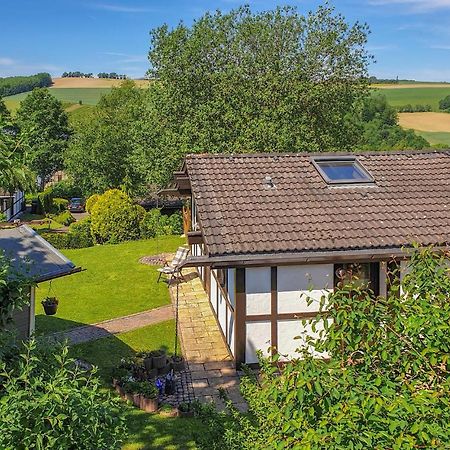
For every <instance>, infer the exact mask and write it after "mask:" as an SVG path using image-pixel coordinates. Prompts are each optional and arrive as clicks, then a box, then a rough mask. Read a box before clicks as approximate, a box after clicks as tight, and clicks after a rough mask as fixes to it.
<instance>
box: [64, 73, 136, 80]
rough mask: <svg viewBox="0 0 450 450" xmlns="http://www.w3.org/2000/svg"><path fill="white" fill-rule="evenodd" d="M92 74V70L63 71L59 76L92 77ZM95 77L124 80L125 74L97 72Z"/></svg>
mask: <svg viewBox="0 0 450 450" xmlns="http://www.w3.org/2000/svg"><path fill="white" fill-rule="evenodd" d="M93 77H94V74H93V73H92V72H89V73H84V72H79V71H76V72H63V74H62V75H61V78H93ZM97 78H110V79H113V80H126V79H127V76H126V75H124V74H117V73H116V72H110V73H108V72H100V73H98V74H97Z"/></svg>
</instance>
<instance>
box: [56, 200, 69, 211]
mask: <svg viewBox="0 0 450 450" xmlns="http://www.w3.org/2000/svg"><path fill="white" fill-rule="evenodd" d="M68 206H69V200H67V199H65V198H54V199H53V207H52V209H53V210H54V211H55V212H56V213H61V212H63V211H66V210H67V207H68Z"/></svg>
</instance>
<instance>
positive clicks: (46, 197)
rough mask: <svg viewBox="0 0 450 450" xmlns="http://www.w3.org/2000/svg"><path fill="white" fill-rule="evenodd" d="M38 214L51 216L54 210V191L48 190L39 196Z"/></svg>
mask: <svg viewBox="0 0 450 450" xmlns="http://www.w3.org/2000/svg"><path fill="white" fill-rule="evenodd" d="M37 199H38V214H50V213H51V212H52V208H53V191H52V189H51V188H47V189H45V190H44V191H42V192H39V193H38V194H37Z"/></svg>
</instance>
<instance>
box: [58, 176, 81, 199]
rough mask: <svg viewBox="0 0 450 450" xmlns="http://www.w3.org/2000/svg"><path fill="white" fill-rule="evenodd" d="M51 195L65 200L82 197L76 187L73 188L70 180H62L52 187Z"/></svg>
mask: <svg viewBox="0 0 450 450" xmlns="http://www.w3.org/2000/svg"><path fill="white" fill-rule="evenodd" d="M52 190H53V195H54V196H55V197H61V198H65V199H71V198H72V197H82V196H83V193H82V192H81V189H80V188H79V187H78V186H75V185H74V183H73V181H71V180H62V181H58V182H57V183H55V184H53V185H52Z"/></svg>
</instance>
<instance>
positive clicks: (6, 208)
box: [0, 189, 25, 221]
mask: <svg viewBox="0 0 450 450" xmlns="http://www.w3.org/2000/svg"><path fill="white" fill-rule="evenodd" d="M24 209H25V194H24V192H23V191H20V190H17V191H15V192H6V191H3V190H1V189H0V213H2V214H4V215H5V219H6V221H9V220H13V219H15V218H16V217H18V215H19V213H20V212H22V211H23V210H24Z"/></svg>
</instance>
